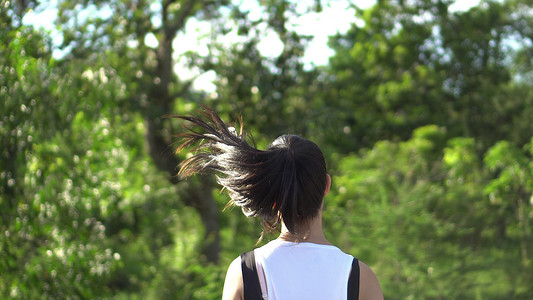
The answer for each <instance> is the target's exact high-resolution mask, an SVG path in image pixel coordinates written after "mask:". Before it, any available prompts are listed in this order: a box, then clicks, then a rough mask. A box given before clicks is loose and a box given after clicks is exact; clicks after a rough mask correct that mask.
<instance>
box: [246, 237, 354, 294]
mask: <svg viewBox="0 0 533 300" xmlns="http://www.w3.org/2000/svg"><path fill="white" fill-rule="evenodd" d="M255 259H256V263H257V264H258V265H260V266H261V267H262V268H263V270H264V272H265V277H266V285H267V291H268V300H286V299H287V300H297V299H306V300H312V299H317V300H318V299H320V300H323V299H331V300H333V299H338V300H346V297H347V291H348V277H349V275H350V270H351V267H352V261H353V256H351V255H348V254H346V253H344V252H342V251H341V250H340V249H339V248H337V247H335V246H332V245H321V244H314V243H294V242H286V241H281V240H273V241H271V242H269V243H268V244H266V245H264V246H262V247H260V248H257V249H255Z"/></svg>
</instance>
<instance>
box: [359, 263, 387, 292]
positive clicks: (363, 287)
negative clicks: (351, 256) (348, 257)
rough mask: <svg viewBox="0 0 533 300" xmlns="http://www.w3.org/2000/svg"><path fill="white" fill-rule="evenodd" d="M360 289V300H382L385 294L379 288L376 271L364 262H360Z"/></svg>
mask: <svg viewBox="0 0 533 300" xmlns="http://www.w3.org/2000/svg"><path fill="white" fill-rule="evenodd" d="M359 270H360V276H359V277H360V284H359V286H360V289H359V299H361V300H382V299H383V293H382V291H381V287H380V286H379V281H378V278H377V277H376V274H374V271H372V269H371V268H370V267H369V266H368V265H367V264H365V263H364V262H362V261H359Z"/></svg>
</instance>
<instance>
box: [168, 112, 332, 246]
mask: <svg viewBox="0 0 533 300" xmlns="http://www.w3.org/2000/svg"><path fill="white" fill-rule="evenodd" d="M170 117H171V118H178V119H182V120H186V121H188V122H190V123H191V125H189V126H185V127H184V128H185V132H183V133H181V134H178V135H177V137H178V138H180V140H179V141H178V143H179V146H178V148H177V150H176V152H180V151H182V150H183V149H185V148H189V147H191V146H193V145H196V146H194V148H193V149H192V152H193V153H194V154H193V156H191V157H190V158H188V159H186V160H185V161H183V162H182V163H181V164H180V169H179V173H178V175H179V176H180V178H186V177H189V176H192V175H194V174H207V173H215V174H216V175H217V182H218V183H219V184H220V185H221V186H222V187H223V189H224V190H226V191H227V192H228V194H229V196H230V201H229V203H228V205H236V206H238V207H240V208H241V209H242V211H243V213H244V214H245V215H246V216H248V217H255V216H259V217H260V218H261V221H262V224H263V229H264V231H266V232H269V231H272V230H273V229H275V228H277V226H278V225H279V224H280V221H281V220H283V222H284V223H285V226H286V227H287V229H288V230H289V232H291V233H292V234H294V235H295V236H302V235H303V234H305V230H306V228H307V225H308V222H309V221H310V220H311V219H312V218H314V217H316V216H317V214H318V211H319V209H320V207H321V205H322V199H323V197H324V191H325V189H326V163H325V160H324V156H323V154H322V152H321V151H320V149H319V148H318V146H317V145H316V144H314V143H313V142H311V141H308V140H306V139H303V138H301V137H299V136H297V135H282V136H280V137H279V138H277V139H276V140H274V141H273V142H272V143H271V144H270V145H269V146H268V148H267V149H266V150H264V151H263V150H259V149H256V148H255V147H254V146H250V145H249V144H248V143H247V142H246V134H245V133H244V130H243V124H242V120H241V122H240V130H239V132H237V130H235V129H234V128H233V127H228V126H227V125H226V124H225V123H224V122H223V121H222V120H221V119H220V117H219V116H218V115H217V114H216V112H215V111H214V110H212V109H211V108H208V107H204V108H203V110H202V111H201V112H200V115H197V116H170Z"/></svg>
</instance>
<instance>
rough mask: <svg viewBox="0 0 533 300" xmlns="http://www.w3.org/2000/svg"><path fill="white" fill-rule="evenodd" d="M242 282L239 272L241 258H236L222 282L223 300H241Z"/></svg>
mask: <svg viewBox="0 0 533 300" xmlns="http://www.w3.org/2000/svg"><path fill="white" fill-rule="evenodd" d="M243 290H244V287H243V282H242V272H241V257H240V256H237V258H235V259H234V260H233V261H232V262H231V264H230V265H229V267H228V272H227V273H226V280H225V281H224V291H223V294H222V299H223V300H242V299H243V295H244V294H243Z"/></svg>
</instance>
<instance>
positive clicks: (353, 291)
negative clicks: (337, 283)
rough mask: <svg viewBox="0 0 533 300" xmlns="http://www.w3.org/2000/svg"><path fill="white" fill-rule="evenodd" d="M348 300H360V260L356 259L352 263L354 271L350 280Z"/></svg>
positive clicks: (351, 272)
mask: <svg viewBox="0 0 533 300" xmlns="http://www.w3.org/2000/svg"><path fill="white" fill-rule="evenodd" d="M347 299H348V300H358V299H359V260H358V259H357V258H354V259H353V261H352V270H351V271H350V277H349V278H348V298H347Z"/></svg>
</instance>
